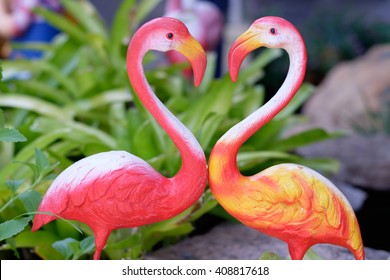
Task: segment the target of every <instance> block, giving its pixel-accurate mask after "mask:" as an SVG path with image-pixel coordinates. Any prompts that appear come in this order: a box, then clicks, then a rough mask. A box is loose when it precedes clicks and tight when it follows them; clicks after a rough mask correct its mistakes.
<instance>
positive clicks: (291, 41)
mask: <svg viewBox="0 0 390 280" xmlns="http://www.w3.org/2000/svg"><path fill="white" fill-rule="evenodd" d="M261 46H265V47H269V48H282V49H284V50H286V51H287V53H288V55H289V58H290V67H289V70H288V74H287V77H286V79H285V81H284V83H283V85H282V86H281V88H280V89H279V90H278V92H277V93H276V94H275V96H274V97H273V98H272V99H271V100H269V101H268V102H267V103H266V104H264V105H263V106H262V107H261V108H259V109H257V110H256V111H255V112H253V113H252V114H251V115H250V116H249V117H247V118H246V119H245V120H243V121H241V122H240V123H238V124H236V125H235V126H234V127H232V128H231V129H230V130H229V131H228V132H227V133H226V134H224V135H223V136H222V137H221V139H220V140H219V141H218V142H217V144H216V145H215V146H214V148H213V150H212V153H211V155H210V158H209V184H210V188H211V191H212V193H213V194H214V196H215V198H216V199H217V201H218V202H219V203H220V205H221V206H222V207H223V208H224V209H225V210H226V211H227V212H228V213H230V214H231V215H232V216H234V217H235V218H237V219H238V220H239V221H241V222H242V223H243V224H245V225H247V226H249V227H251V228H254V229H256V230H258V231H261V232H263V233H265V234H268V235H271V236H274V237H276V238H279V239H281V240H283V241H285V242H286V243H287V244H288V249H289V252H290V256H291V258H292V259H302V258H303V257H304V255H305V252H306V251H307V250H308V249H309V248H310V247H311V246H312V245H314V244H317V243H331V244H334V245H339V246H343V247H346V248H348V249H349V250H350V251H351V252H352V253H353V254H354V256H355V258H356V259H364V247H363V243H362V238H361V235H360V230H359V225H358V221H357V219H356V217H355V214H354V212H353V209H352V207H351V206H350V204H349V203H348V201H347V199H346V198H345V197H344V196H343V194H342V193H341V192H340V191H339V190H338V189H337V188H336V187H335V186H334V185H333V184H332V183H331V182H330V181H329V180H327V179H326V178H325V177H323V176H322V175H320V174H318V173H317V172H315V171H313V170H311V169H309V168H307V167H304V166H301V165H296V164H279V165H275V166H272V167H270V168H267V169H266V170H264V171H262V172H259V173H258V174H255V175H253V176H243V175H242V174H241V173H240V171H239V169H238V167H237V162H236V157H237V153H238V151H239V148H240V146H241V145H242V144H243V143H244V142H245V141H246V140H247V139H248V138H249V137H250V136H252V135H253V134H254V133H255V132H256V131H257V130H259V129H260V128H261V127H262V126H263V125H264V124H266V123H267V122H268V121H270V120H271V119H272V118H273V117H274V116H275V115H277V114H278V112H280V111H281V110H282V109H283V108H284V107H285V106H286V105H287V104H288V103H289V102H290V100H291V98H292V97H293V96H294V95H295V93H296V92H297V90H298V88H299V87H300V85H301V83H302V81H303V78H304V75H305V71H306V48H305V44H304V42H303V39H302V37H301V35H300V34H299V32H298V30H297V29H296V28H295V27H294V26H293V25H292V24H291V23H289V22H288V21H286V20H284V19H282V18H279V17H264V18H260V19H258V20H256V21H255V22H254V23H253V24H252V26H251V27H250V28H249V29H248V30H247V31H246V32H245V33H243V34H242V35H241V36H240V37H239V38H238V39H237V40H236V41H235V42H234V43H233V45H232V47H231V48H230V52H229V60H228V64H229V71H230V75H231V78H232V80H233V81H236V79H237V75H238V71H239V68H240V65H241V63H242V61H243V60H244V58H245V56H246V55H247V54H248V53H250V52H251V51H253V50H254V49H256V48H258V47H261Z"/></svg>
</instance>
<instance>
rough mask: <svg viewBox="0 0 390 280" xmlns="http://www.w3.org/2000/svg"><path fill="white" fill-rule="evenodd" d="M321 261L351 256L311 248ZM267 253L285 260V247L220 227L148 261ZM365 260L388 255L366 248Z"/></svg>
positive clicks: (256, 235)
mask: <svg viewBox="0 0 390 280" xmlns="http://www.w3.org/2000/svg"><path fill="white" fill-rule="evenodd" d="M312 249H313V251H314V252H315V253H317V254H318V255H319V256H320V257H321V258H322V259H332V260H348V259H353V255H352V254H351V253H350V252H349V251H348V250H347V249H344V248H342V247H339V246H334V245H328V244H319V245H315V246H313V247H312ZM266 251H272V252H274V253H276V254H278V255H279V256H281V257H283V258H286V257H288V250H287V245H286V244H285V243H284V242H282V241H280V240H278V239H275V238H272V237H269V236H267V235H264V234H262V233H260V232H258V231H256V230H253V229H250V228H248V227H246V226H244V225H241V224H232V223H227V222H226V223H223V224H221V225H218V226H216V227H214V228H213V229H212V230H211V231H210V232H208V233H206V234H204V235H198V236H195V237H192V238H188V239H186V240H184V241H182V242H180V243H178V244H176V245H174V246H171V247H167V248H163V249H160V250H157V251H156V252H154V253H153V254H152V255H148V256H147V257H146V258H147V259H167V260H172V259H173V260H176V259H177V260H183V259H193V260H214V259H217V260H253V259H257V258H258V257H259V256H260V255H262V254H263V253H264V252H266ZM365 251H366V259H370V260H380V259H382V260H383V259H387V258H389V257H390V252H386V251H382V250H374V249H371V248H366V250H365Z"/></svg>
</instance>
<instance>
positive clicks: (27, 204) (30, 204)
mask: <svg viewBox="0 0 390 280" xmlns="http://www.w3.org/2000/svg"><path fill="white" fill-rule="evenodd" d="M19 199H20V201H22V203H23V205H24V208H25V209H26V211H27V212H33V211H36V210H37V209H38V206H39V203H40V202H41V200H42V195H41V194H40V193H39V192H37V191H27V192H23V193H21V194H20V195H19Z"/></svg>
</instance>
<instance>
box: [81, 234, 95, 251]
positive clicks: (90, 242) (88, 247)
mask: <svg viewBox="0 0 390 280" xmlns="http://www.w3.org/2000/svg"><path fill="white" fill-rule="evenodd" d="M80 249H81V254H82V255H84V254H89V253H91V252H92V251H93V250H94V249H95V237H94V236H89V237H86V238H84V239H83V240H81V241H80Z"/></svg>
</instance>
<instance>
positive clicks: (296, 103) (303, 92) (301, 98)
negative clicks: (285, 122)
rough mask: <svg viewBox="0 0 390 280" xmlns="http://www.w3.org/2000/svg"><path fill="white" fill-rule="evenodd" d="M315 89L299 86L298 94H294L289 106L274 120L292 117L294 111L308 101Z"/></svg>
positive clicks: (310, 86)
mask: <svg viewBox="0 0 390 280" xmlns="http://www.w3.org/2000/svg"><path fill="white" fill-rule="evenodd" d="M314 89H315V87H314V86H312V85H310V84H308V83H304V84H302V85H301V87H300V89H299V90H298V92H297V93H296V94H295V96H294V97H293V99H292V100H291V101H290V102H289V104H288V105H287V106H286V107H285V108H284V109H283V110H282V111H281V112H280V113H279V114H278V115H277V116H276V117H275V119H282V118H286V117H288V116H290V115H292V114H293V113H294V112H296V110H297V109H298V108H299V107H300V106H302V105H303V103H304V102H305V101H306V100H308V99H309V97H310V96H311V95H312V94H313V93H314Z"/></svg>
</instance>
